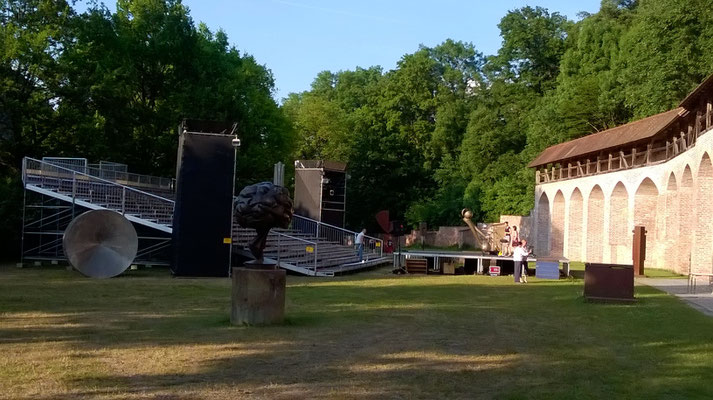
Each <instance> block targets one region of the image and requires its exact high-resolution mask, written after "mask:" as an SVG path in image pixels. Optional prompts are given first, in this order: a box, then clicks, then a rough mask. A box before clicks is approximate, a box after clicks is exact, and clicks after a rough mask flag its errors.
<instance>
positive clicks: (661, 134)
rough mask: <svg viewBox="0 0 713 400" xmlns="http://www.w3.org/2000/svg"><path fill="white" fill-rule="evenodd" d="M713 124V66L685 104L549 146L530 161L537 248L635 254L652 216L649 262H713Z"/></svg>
mask: <svg viewBox="0 0 713 400" xmlns="http://www.w3.org/2000/svg"><path fill="white" fill-rule="evenodd" d="M711 128H713V76H711V77H709V78H708V79H706V80H705V81H704V82H703V83H702V84H700V85H699V86H698V87H697V88H696V89H695V90H694V91H693V92H691V93H690V94H689V95H688V96H687V97H686V98H685V99H684V100H683V101H682V102H681V104H680V105H679V107H678V108H676V109H673V110H670V111H666V112H663V113H661V114H657V115H653V116H650V117H648V118H644V119H641V120H638V121H634V122H631V123H628V124H626V125H622V126H618V127H616V128H613V129H609V130H606V131H603V132H598V133H594V134H591V135H589V136H585V137H582V138H579V139H575V140H572V141H569V142H565V143H560V144H558V145H555V146H551V147H549V148H547V149H545V150H544V151H543V152H542V153H541V154H540V155H539V156H538V157H537V158H536V159H535V160H533V161H532V162H531V163H530V164H529V166H530V167H532V168H535V169H536V174H535V175H536V176H535V179H536V181H535V208H534V210H533V213H532V217H533V234H534V239H535V240H533V242H534V245H535V250H536V252H537V254H542V255H544V254H549V255H552V256H564V257H567V258H569V259H571V260H582V261H590V262H604V263H621V264H630V263H631V262H632V249H631V246H632V237H633V233H632V231H633V228H634V226H636V225H644V226H645V227H646V230H647V243H646V263H645V265H646V267H649V268H652V267H653V268H665V269H669V270H673V271H676V272H679V273H688V272H689V271H693V272H713V240H712V236H711V233H712V232H713V134H709V133H708V132H709V131H710V130H711ZM689 268H690V269H689Z"/></svg>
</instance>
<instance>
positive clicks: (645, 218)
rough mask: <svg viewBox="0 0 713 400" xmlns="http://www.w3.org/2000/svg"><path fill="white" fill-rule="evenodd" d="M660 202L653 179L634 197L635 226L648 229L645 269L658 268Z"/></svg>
mask: <svg viewBox="0 0 713 400" xmlns="http://www.w3.org/2000/svg"><path fill="white" fill-rule="evenodd" d="M658 200H659V191H658V189H657V188H656V185H655V184H654V182H653V181H652V180H651V179H649V178H646V179H644V180H643V181H642V182H641V184H640V185H639V188H638V189H637V190H636V194H635V197H634V226H639V225H643V226H645V227H646V260H645V262H644V267H653V266H656V264H655V263H656V261H657V260H656V252H655V246H656V244H657V232H656V210H657V205H658ZM632 238H633V235H632Z"/></svg>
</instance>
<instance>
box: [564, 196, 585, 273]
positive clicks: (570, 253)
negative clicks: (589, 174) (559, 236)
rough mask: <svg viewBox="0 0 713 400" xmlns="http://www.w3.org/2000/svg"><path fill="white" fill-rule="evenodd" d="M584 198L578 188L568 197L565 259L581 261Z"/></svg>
mask: <svg viewBox="0 0 713 400" xmlns="http://www.w3.org/2000/svg"><path fill="white" fill-rule="evenodd" d="M583 207H584V198H583V197H582V192H581V191H580V190H579V188H575V189H574V191H573V192H572V195H571V196H570V197H569V224H568V226H567V258H569V259H570V260H577V261H580V260H582V226H583V225H584V223H583V218H584V212H583Z"/></svg>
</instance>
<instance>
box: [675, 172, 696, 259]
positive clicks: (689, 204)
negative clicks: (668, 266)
mask: <svg viewBox="0 0 713 400" xmlns="http://www.w3.org/2000/svg"><path fill="white" fill-rule="evenodd" d="M678 186H679V188H678V245H677V246H676V247H677V251H676V254H677V256H678V257H677V258H678V260H677V262H676V267H674V268H676V269H677V270H678V271H680V272H682V273H688V270H689V268H690V265H691V248H692V246H693V217H694V213H693V208H694V207H693V206H694V204H693V200H694V197H693V195H694V193H693V172H692V170H691V166H690V165H686V167H685V168H684V169H683V173H682V174H681V179H680V181H679V185H678Z"/></svg>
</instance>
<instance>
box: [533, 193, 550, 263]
mask: <svg viewBox="0 0 713 400" xmlns="http://www.w3.org/2000/svg"><path fill="white" fill-rule="evenodd" d="M551 218H552V217H551V216H550V199H549V198H548V197H547V193H542V195H541V196H540V200H538V201H537V237H536V238H535V252H536V253H537V254H538V255H546V254H549V253H550V225H551Z"/></svg>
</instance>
